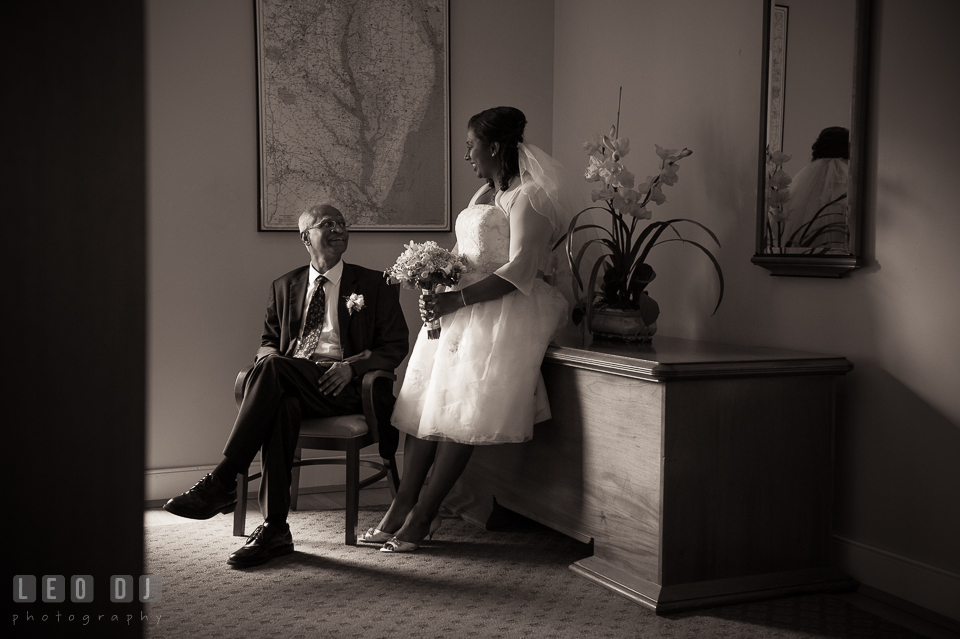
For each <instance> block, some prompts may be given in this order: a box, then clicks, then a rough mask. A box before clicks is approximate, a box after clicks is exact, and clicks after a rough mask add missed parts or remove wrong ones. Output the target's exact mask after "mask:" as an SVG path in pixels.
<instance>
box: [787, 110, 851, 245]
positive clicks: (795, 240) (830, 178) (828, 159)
mask: <svg viewBox="0 0 960 639" xmlns="http://www.w3.org/2000/svg"><path fill="white" fill-rule="evenodd" d="M812 149H813V154H812V157H811V162H810V164H808V165H807V166H805V167H804V168H803V169H801V170H800V171H799V172H798V173H797V175H796V176H794V178H793V182H792V184H791V185H790V200H789V202H788V203H787V211H788V213H789V216H788V217H787V221H786V225H785V227H784V234H783V237H784V245H785V246H786V247H787V248H786V250H787V252H789V253H816V254H820V253H849V243H848V240H849V235H850V230H849V225H848V223H847V222H848V220H847V213H848V205H847V201H848V200H847V178H848V175H849V159H850V132H849V131H848V130H847V129H846V128H844V127H841V126H834V127H828V128H826V129H824V130H823V131H821V132H820V135H819V136H818V137H817V141H816V142H814V143H813V147H812Z"/></svg>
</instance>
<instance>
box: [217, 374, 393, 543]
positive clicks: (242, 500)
mask: <svg viewBox="0 0 960 639" xmlns="http://www.w3.org/2000/svg"><path fill="white" fill-rule="evenodd" d="M252 368H253V367H252V366H248V367H247V368H245V369H243V370H242V371H240V374H239V375H237V381H236V384H235V386H234V398H235V399H236V402H237V407H238V408H239V407H240V404H241V402H242V401H243V391H244V386H245V383H246V378H247V375H248V374H249V373H250V370H251V369H252ZM396 379H397V377H396V375H394V374H393V373H391V372H388V371H369V372H367V373H366V374H365V375H364V376H363V381H362V383H361V391H360V392H361V400H362V402H363V414H362V415H361V414H356V415H341V416H338V417H315V418H307V419H304V420H303V421H302V422H301V424H300V438H299V440H298V441H297V450H296V453H295V454H294V462H293V473H292V474H293V478H292V481H291V484H290V509H291V510H296V509H297V494H298V489H299V482H300V467H301V466H316V465H320V464H344V465H346V502H347V503H346V516H347V530H346V543H347V545H348V546H355V545H357V521H358V518H359V510H360V490H361V489H362V488H366V487H367V486H369V485H370V484H373V483H375V482H378V481H380V480H381V479H383V478H384V477H386V478H387V486H388V488H389V489H390V494H391V495H395V494H396V488H397V487H398V486H399V485H400V476H399V474H398V472H397V464H396V459H395V458H394V457H393V456H392V455H391V457H390V459H381V461H380V462H375V461H370V460H366V459H360V450H361V449H363V448H365V447H367V446H370V445H371V444H374V443H377V442H379V441H380V430H379V427H380V424H379V421H378V419H377V415H376V412H375V411H374V402H373V398H374V385H375V383H376V382H377V380H384V381H381V382H380V384H381V385H383V384H388V385H389V388H383V389H382V390H381V392H392V388H393V382H394V381H396ZM303 448H308V449H315V450H339V451H343V452H344V453H346V454H345V456H344V457H327V458H322V459H302V458H301V450H302V449H303ZM360 466H366V467H368V468H374V469H376V470H377V473H376V474H374V475H372V476H371V477H367V478H366V479H364V480H363V481H360ZM261 475H262V473H257V474H255V475H250V474H249V471H244V472H243V473H241V474H240V475H238V476H237V509H236V510H235V511H234V513H233V534H234V535H237V536H238V537H243V536H245V533H244V526H245V523H246V517H247V493H248V486H249V483H250V482H251V481H253V480H254V479H258V478H259V477H260V476H261Z"/></svg>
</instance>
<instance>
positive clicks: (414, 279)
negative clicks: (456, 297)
mask: <svg viewBox="0 0 960 639" xmlns="http://www.w3.org/2000/svg"><path fill="white" fill-rule="evenodd" d="M403 248H404V249H406V250H404V252H403V253H401V254H400V257H398V258H397V262H396V264H394V265H393V266H391V267H390V268H388V269H387V270H386V271H384V272H383V274H384V276H385V277H386V278H387V281H389V282H390V283H391V284H400V285H401V286H403V287H404V288H409V289H420V291H421V292H422V293H423V294H424V295H426V294H430V293H434V292H436V291H437V290H438V289H439V288H440V287H443V286H453V285H455V284H456V283H457V282H459V281H460V276H461V275H462V274H463V272H464V270H465V269H466V265H467V263H466V260H464V258H463V257H461V256H460V255H456V254H455V253H453V252H451V251H448V250H447V249H445V248H441V247H440V246H439V245H438V244H437V243H436V242H431V241H427V242H423V243H422V244H418V243H416V242H410V243H409V244H405V245H404V247H403ZM424 326H426V327H427V329H428V330H427V337H428V338H429V339H437V338H438V337H440V321H439V320H433V321H431V322H424Z"/></svg>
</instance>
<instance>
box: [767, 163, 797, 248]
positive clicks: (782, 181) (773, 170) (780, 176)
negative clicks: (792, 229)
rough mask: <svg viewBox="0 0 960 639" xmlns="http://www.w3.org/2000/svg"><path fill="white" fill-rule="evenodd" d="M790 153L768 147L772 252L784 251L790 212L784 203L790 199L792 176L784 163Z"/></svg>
mask: <svg viewBox="0 0 960 639" xmlns="http://www.w3.org/2000/svg"><path fill="white" fill-rule="evenodd" d="M790 157H791V156H789V155H787V154H786V153H784V152H783V151H771V150H770V147H769V146H768V147H767V189H766V198H767V200H766V201H767V220H766V226H767V250H768V252H770V253H782V252H783V229H784V224H785V223H786V221H787V218H788V217H789V216H790V215H789V213H788V212H787V211H786V210H785V209H784V206H783V205H784V204H786V203H787V201H788V200H789V199H790V188H789V187H790V182H791V178H790V176H789V175H787V172H786V171H784V170H783V165H784V164H786V163H787V162H789V161H790Z"/></svg>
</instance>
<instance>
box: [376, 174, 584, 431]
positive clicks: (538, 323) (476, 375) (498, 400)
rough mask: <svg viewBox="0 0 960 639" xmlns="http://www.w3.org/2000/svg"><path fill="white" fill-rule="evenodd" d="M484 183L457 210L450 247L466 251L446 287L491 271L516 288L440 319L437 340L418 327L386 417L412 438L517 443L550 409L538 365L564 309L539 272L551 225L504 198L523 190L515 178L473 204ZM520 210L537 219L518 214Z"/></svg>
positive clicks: (550, 238)
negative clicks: (464, 267)
mask: <svg viewBox="0 0 960 639" xmlns="http://www.w3.org/2000/svg"><path fill="white" fill-rule="evenodd" d="M487 188H489V187H487V186H484V187H483V188H481V189H480V190H479V191H477V193H476V194H475V195H474V196H473V198H472V199H471V200H470V206H468V207H467V208H466V209H464V210H463V211H462V212H461V213H460V215H459V216H458V217H457V224H456V233H457V248H456V249H455V250H456V252H458V253H459V254H460V255H463V256H464V257H465V258H466V259H467V263H468V271H467V272H466V273H465V274H464V275H463V277H462V279H461V281H460V284H459V285H458V286H456V287H453V288H451V289H448V290H459V288H460V287H466V286H469V285H470V284H473V283H474V282H478V281H480V280H482V279H484V278H485V277H487V276H488V275H490V274H491V273H494V272H496V273H497V275H499V276H501V277H503V278H504V279H506V280H508V281H510V282H511V283H513V284H514V285H516V286H517V290H516V291H512V292H511V293H509V294H507V295H505V296H503V297H501V298H499V299H496V300H492V301H489V302H481V303H478V304H471V305H469V306H466V307H464V308H462V309H460V310H458V311H457V312H456V313H452V314H450V315H447V316H445V317H443V318H441V326H442V330H441V333H440V338H439V339H435V340H431V339H427V336H426V329H421V331H420V335H419V336H418V338H417V343H416V346H415V347H414V349H413V353H412V354H411V355H410V361H409V363H408V365H407V371H406V375H405V377H404V381H403V386H402V388H401V389H400V394H399V397H398V398H397V404H396V408H395V409H394V412H393V418H392V423H393V425H394V426H396V427H397V428H398V429H400V430H401V431H403V432H405V433H408V434H410V435H414V436H416V437H419V438H421V439H428V440H441V441H455V442H460V443H465V444H499V443H505V442H522V441H526V440H529V439H530V438H531V437H532V436H533V425H534V423H538V422H541V421H544V420H546V419H549V418H550V406H549V403H548V402H547V395H546V389H545V388H544V385H543V378H542V377H541V375H540V364H541V362H542V360H543V355H544V353H545V352H546V349H547V344H549V342H550V340H551V339H552V338H553V336H554V335H555V333H556V332H557V331H558V330H559V329H560V328H562V327H563V326H564V325H565V323H566V317H567V310H568V306H567V301H566V300H565V299H564V297H563V296H562V295H561V294H560V292H559V291H558V290H557V289H556V288H554V287H553V286H550V285H549V284H547V283H546V282H545V281H544V280H543V277H542V276H543V273H544V272H545V271H546V270H547V268H548V264H549V257H550V248H551V247H552V241H554V240H555V239H556V233H555V232H551V230H550V227H549V224H547V225H546V227H544V225H543V224H542V222H544V221H545V220H546V218H540V216H538V215H537V213H536V212H533V210H532V209H531V208H529V207H523V206H514V205H515V204H516V203H517V201H518V200H521V199H522V196H521V193H522V192H524V191H529V189H527V188H525V187H521V185H520V184H519V181H516V183H513V184H512V185H511V188H510V189H509V190H507V191H505V192H503V191H498V192H497V196H496V200H495V204H493V205H491V204H477V203H476V201H477V199H478V198H479V196H480V195H481V194H482V193H483V192H484V191H486V190H487ZM521 209H522V210H521ZM511 212H514V215H515V218H517V219H514V220H511ZM521 216H533V217H534V218H540V219H539V220H534V219H532V218H527V220H526V222H528V223H522V222H521V220H520V219H519V218H520V217H521ZM538 224H539V226H538ZM533 230H537V232H536V233H534V232H532V231H533ZM544 230H545V231H546V232H543V231H544ZM525 232H526V233H525ZM511 235H513V237H512V238H511Z"/></svg>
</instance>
